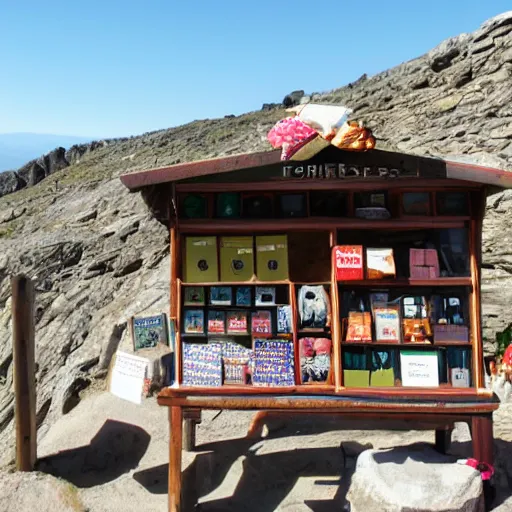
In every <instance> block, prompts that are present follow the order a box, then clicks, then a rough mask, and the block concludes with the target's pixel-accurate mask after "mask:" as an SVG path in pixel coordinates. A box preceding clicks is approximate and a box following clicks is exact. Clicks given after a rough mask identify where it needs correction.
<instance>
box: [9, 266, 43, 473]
mask: <svg viewBox="0 0 512 512" xmlns="http://www.w3.org/2000/svg"><path fill="white" fill-rule="evenodd" d="M11 285H12V330H13V361H14V377H13V380H14V396H15V409H14V411H15V412H14V421H15V426H16V469H17V470H18V471H33V470H34V467H35V463H36V459H37V429H36V377H35V316H34V285H33V283H32V281H31V280H30V279H29V278H28V277H26V276H24V275H20V276H16V277H14V278H13V279H12V282H11Z"/></svg>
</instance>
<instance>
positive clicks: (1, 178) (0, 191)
mask: <svg viewBox="0 0 512 512" xmlns="http://www.w3.org/2000/svg"><path fill="white" fill-rule="evenodd" d="M24 186H25V181H24V180H23V179H21V178H20V176H18V174H17V173H16V172H14V171H5V172H2V173H0V197H2V196H5V195H7V194H12V193H13V192H17V191H18V190H20V189H22V188H23V187H24Z"/></svg>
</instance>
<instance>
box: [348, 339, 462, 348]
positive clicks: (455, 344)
mask: <svg viewBox="0 0 512 512" xmlns="http://www.w3.org/2000/svg"><path fill="white" fill-rule="evenodd" d="M341 346H342V347H343V348H350V347H397V348H400V349H409V348H425V347H428V348H446V347H468V348H471V347H472V344H471V343H470V342H467V341H457V342H455V341H454V342H446V343H444V342H443V343H392V342H385V341H371V342H368V343H364V342H348V343H347V342H345V341H344V342H342V344H341Z"/></svg>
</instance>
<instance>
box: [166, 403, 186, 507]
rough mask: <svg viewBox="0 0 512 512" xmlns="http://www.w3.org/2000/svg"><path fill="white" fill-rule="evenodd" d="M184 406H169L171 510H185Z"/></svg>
mask: <svg viewBox="0 0 512 512" xmlns="http://www.w3.org/2000/svg"><path fill="white" fill-rule="evenodd" d="M182 429H183V413H182V408H181V407H177V406H172V407H170V408H169V430H170V442H169V512H185V511H184V510H183V511H182V507H181V449H182V442H183V440H182Z"/></svg>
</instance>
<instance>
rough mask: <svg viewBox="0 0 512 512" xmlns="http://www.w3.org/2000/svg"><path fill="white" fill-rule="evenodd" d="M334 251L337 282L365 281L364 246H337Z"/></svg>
mask: <svg viewBox="0 0 512 512" xmlns="http://www.w3.org/2000/svg"><path fill="white" fill-rule="evenodd" d="M332 251H333V252H332V255H333V266H334V268H335V269H336V280H337V281H358V280H362V279H364V265H363V246H362V245H337V246H336V247H334V248H333V250H332Z"/></svg>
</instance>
